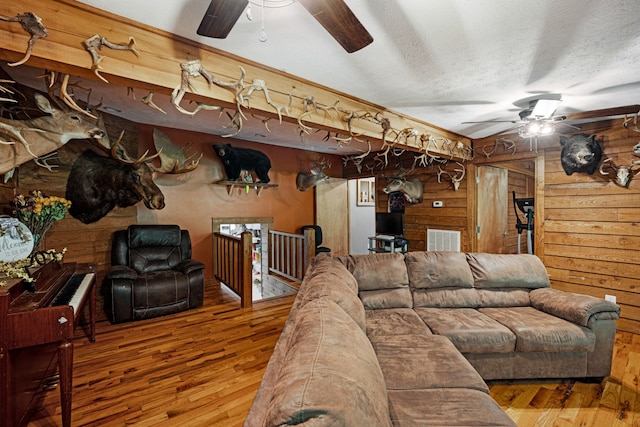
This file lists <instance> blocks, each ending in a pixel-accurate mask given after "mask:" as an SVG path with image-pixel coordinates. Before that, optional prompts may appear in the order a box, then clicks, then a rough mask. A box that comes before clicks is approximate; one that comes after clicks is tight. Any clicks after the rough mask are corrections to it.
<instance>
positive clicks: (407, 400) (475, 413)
mask: <svg viewBox="0 0 640 427" xmlns="http://www.w3.org/2000/svg"><path fill="white" fill-rule="evenodd" d="M389 412H390V414H391V421H392V422H393V425H394V427H417V426H438V427H442V426H492V427H502V426H504V427H507V426H508V427H515V425H516V424H515V423H514V422H513V421H512V420H511V418H509V416H508V415H507V414H506V413H505V412H504V411H503V410H502V408H500V405H498V404H497V403H496V401H495V400H493V399H492V398H491V396H489V395H488V394H486V393H483V392H481V391H478V390H469V389H465V388H448V389H442V388H436V389H426V390H389Z"/></svg>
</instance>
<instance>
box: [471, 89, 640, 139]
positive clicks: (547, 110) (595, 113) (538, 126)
mask: <svg viewBox="0 0 640 427" xmlns="http://www.w3.org/2000/svg"><path fill="white" fill-rule="evenodd" d="M528 102H529V106H528V108H525V109H523V110H521V111H520V112H519V113H518V116H519V117H520V120H484V121H478V122H463V124H467V123H514V124H516V126H515V127H513V128H510V129H508V130H506V131H503V132H500V133H499V135H504V134H509V133H514V131H516V132H517V133H518V134H519V135H520V136H521V137H523V138H533V137H538V136H545V135H551V134H553V133H554V132H555V129H556V125H557V124H561V125H563V126H566V127H568V128H571V129H573V130H580V128H578V127H576V126H575V124H578V123H579V122H580V121H597V119H606V118H609V117H615V116H623V115H626V114H636V113H637V112H638V111H639V108H640V106H639V105H627V106H624V107H616V108H605V109H601V110H592V111H584V112H577V113H572V114H566V115H555V112H556V109H557V107H558V106H559V105H560V103H561V102H562V101H561V99H560V98H559V97H553V99H531V100H529V101H528Z"/></svg>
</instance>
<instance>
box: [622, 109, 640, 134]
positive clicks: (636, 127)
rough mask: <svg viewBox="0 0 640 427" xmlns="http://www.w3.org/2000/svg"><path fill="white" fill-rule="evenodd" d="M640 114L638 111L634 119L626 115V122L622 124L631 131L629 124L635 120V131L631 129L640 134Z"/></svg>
mask: <svg viewBox="0 0 640 427" xmlns="http://www.w3.org/2000/svg"><path fill="white" fill-rule="evenodd" d="M638 114H640V111H638V112H637V113H636V114H635V115H634V116H632V117H627V115H626V114H625V115H624V122H623V123H622V125H623V126H624V127H625V128H627V129H629V122H630V121H631V120H633V129H631V130H632V131H634V132H640V128H638Z"/></svg>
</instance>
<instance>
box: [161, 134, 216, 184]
mask: <svg viewBox="0 0 640 427" xmlns="http://www.w3.org/2000/svg"><path fill="white" fill-rule="evenodd" d="M153 143H154V145H155V147H156V150H157V152H158V154H159V155H160V167H159V168H152V169H153V171H154V172H160V173H170V174H181V173H186V172H191V171H192V170H194V169H195V168H197V167H198V164H199V163H200V160H201V159H202V156H203V155H204V153H203V152H200V153H199V154H200V155H198V153H193V154H190V155H187V152H188V151H189V149H190V148H191V147H186V148H184V149H183V148H180V147H178V146H177V145H175V144H174V143H173V142H171V140H170V139H169V137H168V136H167V135H165V134H164V133H162V132H160V131H159V130H158V129H153Z"/></svg>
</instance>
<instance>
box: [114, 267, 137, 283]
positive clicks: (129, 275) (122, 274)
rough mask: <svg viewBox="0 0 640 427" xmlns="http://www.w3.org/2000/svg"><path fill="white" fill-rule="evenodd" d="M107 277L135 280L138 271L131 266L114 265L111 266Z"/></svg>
mask: <svg viewBox="0 0 640 427" xmlns="http://www.w3.org/2000/svg"><path fill="white" fill-rule="evenodd" d="M106 278H107V279H109V280H113V279H130V280H135V279H137V278H138V273H137V272H136V271H135V270H134V269H133V268H131V267H128V266H126V265H114V266H111V268H110V269H109V272H108V273H107V277H106Z"/></svg>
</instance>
